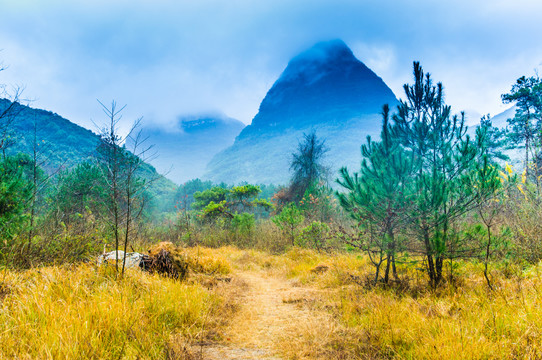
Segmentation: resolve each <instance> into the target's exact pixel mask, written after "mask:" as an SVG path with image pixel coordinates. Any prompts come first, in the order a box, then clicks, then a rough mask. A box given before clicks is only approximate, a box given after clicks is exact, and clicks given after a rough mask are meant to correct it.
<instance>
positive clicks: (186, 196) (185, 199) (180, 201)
mask: <svg viewBox="0 0 542 360" xmlns="http://www.w3.org/2000/svg"><path fill="white" fill-rule="evenodd" d="M212 187H213V183H212V182H211V181H202V180H200V179H193V180H190V181H187V182H186V183H184V184H182V185H180V186H179V187H178V188H177V191H176V193H175V204H176V205H175V206H176V207H177V209H185V210H189V209H191V208H192V204H193V203H194V201H195V198H194V194H195V193H196V192H202V191H205V190H209V189H211V188H212Z"/></svg>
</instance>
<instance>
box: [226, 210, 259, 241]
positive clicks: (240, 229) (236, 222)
mask: <svg viewBox="0 0 542 360" xmlns="http://www.w3.org/2000/svg"><path fill="white" fill-rule="evenodd" d="M255 224H256V220H255V218H254V214H248V213H242V214H235V215H233V219H232V220H231V227H232V229H233V230H234V231H235V232H236V233H238V234H240V235H244V236H250V235H251V234H252V231H253V230H254V225H255Z"/></svg>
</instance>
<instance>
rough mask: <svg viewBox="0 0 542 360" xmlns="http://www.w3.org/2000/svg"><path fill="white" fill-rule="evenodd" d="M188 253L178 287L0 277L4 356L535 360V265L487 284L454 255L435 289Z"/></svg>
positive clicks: (404, 272)
mask: <svg viewBox="0 0 542 360" xmlns="http://www.w3.org/2000/svg"><path fill="white" fill-rule="evenodd" d="M183 256H184V257H185V258H186V259H187V261H190V262H191V268H193V269H196V270H197V271H199V272H201V273H200V274H192V275H191V276H190V278H189V280H188V281H186V282H182V283H181V282H177V281H173V280H170V279H166V278H162V277H159V276H155V275H148V274H145V273H141V272H139V271H129V272H128V273H127V275H126V277H125V278H124V279H122V280H115V277H114V276H113V275H114V274H112V273H110V270H111V269H109V270H108V269H107V268H102V269H98V268H96V267H94V266H91V265H79V266H74V267H48V268H40V269H34V270H29V271H25V272H12V271H6V272H5V280H4V281H3V284H4V285H3V287H2V288H0V299H2V300H1V306H0V344H2V346H1V347H0V358H51V359H53V358H54V359H72V358H100V359H102V358H103V359H111V358H115V359H118V358H125V359H135V358H148V359H155V358H156V359H157V358H187V359H190V358H197V357H195V356H196V355H197V354H196V352H197V351H196V352H195V350H194V349H198V348H199V347H198V346H195V344H197V343H200V342H201V341H203V342H205V343H208V342H211V343H212V344H215V345H211V346H208V347H207V350H206V351H207V353H205V354H206V356H207V355H208V358H210V359H213V358H220V359H228V356H229V355H227V354H230V355H231V356H234V355H235V356H238V355H239V354H245V355H246V356H250V354H260V355H258V356H260V358H261V359H275V358H277V357H282V358H285V359H381V358H394V359H538V358H541V357H542V349H541V344H542V342H541V341H542V309H541V305H542V298H541V294H542V265H538V266H530V267H520V266H517V265H514V266H512V265H507V266H504V265H503V266H501V265H499V266H498V267H497V266H495V268H496V270H493V272H492V274H493V279H494V287H495V289H496V290H495V291H490V290H489V289H488V287H487V284H486V283H485V280H484V278H483V275H482V272H481V266H480V264H476V263H459V267H458V268H457V269H456V270H455V273H456V276H457V281H455V282H454V283H453V284H447V285H446V286H443V287H442V288H440V289H438V290H436V291H431V290H429V289H428V288H427V284H426V279H425V278H424V277H423V274H420V273H418V272H417V270H416V269H415V268H414V267H412V268H408V267H405V266H402V267H401V268H400V270H401V273H400V276H401V277H402V278H403V279H406V278H408V279H410V280H408V281H404V282H403V284H402V285H401V286H397V285H394V286H391V287H387V288H386V287H382V286H380V287H376V288H374V287H368V286H366V285H365V282H364V279H365V278H366V277H367V276H368V275H371V273H372V271H373V269H372V268H371V266H370V264H369V263H368V262H367V259H366V258H365V257H364V256H359V255H358V254H346V253H332V254H324V253H318V252H315V251H312V250H306V249H300V248H293V249H291V250H289V251H288V252H286V253H285V254H283V255H272V254H269V253H266V252H264V251H257V250H239V249H237V248H234V247H223V248H218V249H209V248H203V247H199V248H198V247H194V248H189V249H183ZM192 271H194V270H192ZM225 280H227V281H225ZM236 304H238V305H236ZM217 342H218V343H217ZM245 347H246V349H245ZM201 349H202V350H201V351H203V348H201ZM213 353H214V355H213ZM190 354H192V355H190ZM221 354H222V355H221ZM224 354H225V355H224ZM247 354H248V355H247ZM213 356H215V357H213ZM254 356H256V355H254Z"/></svg>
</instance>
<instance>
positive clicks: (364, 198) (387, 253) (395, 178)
mask: <svg viewBox="0 0 542 360" xmlns="http://www.w3.org/2000/svg"><path fill="white" fill-rule="evenodd" d="M382 115H383V124H382V132H381V141H380V142H374V141H372V139H371V137H370V136H369V137H367V144H364V145H362V148H361V152H362V156H363V161H362V164H361V171H360V173H354V174H353V175H350V173H349V172H348V170H347V169H346V168H342V169H341V170H340V175H341V179H338V180H337V182H338V183H339V184H340V185H341V186H343V187H344V188H345V189H346V190H347V192H346V193H337V195H338V197H339V201H340V204H341V206H342V207H343V208H344V209H345V210H346V211H347V212H348V213H349V214H350V215H351V216H352V218H354V219H355V220H356V221H357V222H358V225H359V226H360V228H361V229H362V230H364V232H365V237H364V239H365V241H363V242H358V243H353V244H351V245H354V246H356V247H358V248H361V249H363V250H364V251H366V252H367V253H368V255H369V257H370V259H371V261H372V263H373V265H374V266H375V267H376V274H375V282H376V281H377V280H378V278H379V273H380V266H381V265H382V263H383V261H385V262H386V270H385V273H384V281H385V282H386V283H387V282H388V280H389V273H390V266H391V268H392V269H393V275H394V276H395V277H396V278H397V272H396V267H395V256H396V252H397V251H398V249H399V247H400V246H399V243H398V229H399V228H400V227H401V226H403V225H404V223H403V221H404V215H405V213H406V208H407V207H408V193H409V191H408V190H407V186H408V178H409V176H410V175H411V172H412V159H411V156H410V155H409V154H408V153H407V152H405V151H404V150H403V148H402V147H401V144H400V143H399V141H398V137H397V134H396V128H394V127H392V126H391V125H390V123H389V106H388V105H384V107H383V111H382Z"/></svg>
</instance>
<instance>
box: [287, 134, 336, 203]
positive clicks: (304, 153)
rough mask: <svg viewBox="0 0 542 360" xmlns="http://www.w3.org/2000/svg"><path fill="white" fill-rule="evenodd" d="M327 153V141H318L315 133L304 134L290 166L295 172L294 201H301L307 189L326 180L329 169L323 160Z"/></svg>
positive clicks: (293, 179)
mask: <svg viewBox="0 0 542 360" xmlns="http://www.w3.org/2000/svg"><path fill="white" fill-rule="evenodd" d="M327 152H328V148H327V146H326V144H325V140H320V139H318V137H317V136H316V133H315V132H311V133H309V134H303V141H302V142H299V144H298V149H297V152H295V153H294V154H292V162H291V164H290V170H292V171H293V176H292V182H291V185H290V194H291V195H292V198H293V200H294V201H296V202H298V201H300V200H301V199H302V198H303V195H305V192H306V191H307V189H309V188H310V187H311V186H314V185H318V183H319V182H321V181H324V180H325V178H326V175H327V168H326V167H325V166H324V165H323V164H322V159H323V157H324V156H325V154H326V153H327Z"/></svg>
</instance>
